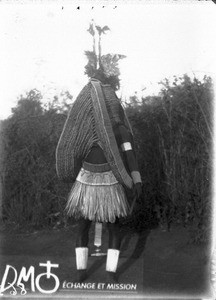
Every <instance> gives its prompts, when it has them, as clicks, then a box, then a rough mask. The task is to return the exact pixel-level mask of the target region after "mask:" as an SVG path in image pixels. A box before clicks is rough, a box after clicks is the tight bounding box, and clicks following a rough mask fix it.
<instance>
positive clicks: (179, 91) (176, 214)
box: [127, 75, 213, 242]
mask: <svg viewBox="0 0 216 300" xmlns="http://www.w3.org/2000/svg"><path fill="white" fill-rule="evenodd" d="M161 84H162V89H161V93H160V95H159V96H157V97H155V96H154V97H146V98H143V99H141V101H140V100H139V99H137V98H136V96H133V97H132V99H131V100H132V101H131V103H133V104H129V105H128V107H127V112H128V115H129V118H130V120H131V123H132V127H133V129H134V134H135V138H136V141H137V153H138V159H139V165H140V169H141V173H142V177H143V197H142V201H141V203H138V212H139V214H140V213H141V212H142V211H143V212H144V211H145V209H146V206H147V209H149V210H152V207H153V211H154V213H155V215H153V214H152V217H153V216H156V218H157V219H158V220H159V224H160V225H161V226H164V225H165V226H166V227H167V228H168V229H169V228H170V226H171V223H173V222H175V223H176V222H177V223H180V224H183V225H184V226H189V227H190V230H191V237H192V241H194V242H201V241H204V240H206V239H208V238H209V233H210V230H209V226H210V223H211V222H210V220H211V213H210V212H211V148H212V147H211V144H212V114H211V112H212V96H213V92H212V80H211V78H209V77H204V79H203V81H199V80H198V79H196V78H195V79H193V80H191V79H190V78H189V77H188V76H187V75H184V76H183V77H180V78H176V77H174V81H173V82H172V83H171V82H170V81H168V80H164V81H162V82H161ZM140 102H141V103H140ZM130 221H131V222H132V224H133V222H135V223H137V218H136V216H135V219H132V220H130ZM135 223H134V224H135ZM135 226H136V225H135ZM140 226H141V227H142V226H143V224H138V228H140Z"/></svg>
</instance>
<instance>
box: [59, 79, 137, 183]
mask: <svg viewBox="0 0 216 300" xmlns="http://www.w3.org/2000/svg"><path fill="white" fill-rule="evenodd" d="M95 84H96V85H97V87H95ZM93 86H94V87H93ZM98 87H99V89H100V90H101V95H98V93H97V91H98ZM119 123H121V124H124V125H125V126H126V127H127V128H128V131H130V132H131V129H130V125H129V123H128V121H127V118H126V116H125V114H124V110H123V108H122V107H121V104H120V101H119V100H118V98H117V96H116V94H115V92H114V90H113V89H112V88H111V86H110V85H101V84H100V82H99V81H95V80H94V81H93V80H92V81H91V82H89V83H88V84H87V85H86V86H85V87H84V88H83V89H82V91H81V92H80V94H79V95H78V97H77V99H76V101H75V102H74V104H73V106H72V108H71V110H70V112H69V115H68V118H67V120H66V122H65V125H64V128H63V131H62V134H61V137H60V139H59V143H58V146H57V149H56V169H57V174H58V176H59V178H60V179H62V180H63V181H68V182H72V181H75V179H76V177H77V175H78V173H79V171H80V169H81V167H82V163H83V161H84V159H85V157H86V156H87V155H88V153H89V152H90V151H91V148H92V146H93V144H95V143H97V144H99V145H100V146H101V148H102V149H103V151H104V154H105V157H106V159H107V162H108V163H109V165H110V167H111V170H112V171H113V173H114V175H115V177H116V178H117V180H118V181H119V182H120V183H121V184H122V185H124V186H126V187H128V188H131V187H132V179H131V177H130V176H129V174H128V173H127V171H126V169H125V167H124V163H123V161H122V158H121V156H120V153H119V150H118V146H117V144H116V140H115V135H114V133H113V128H114V127H115V126H116V124H119ZM131 134H132V132H131Z"/></svg>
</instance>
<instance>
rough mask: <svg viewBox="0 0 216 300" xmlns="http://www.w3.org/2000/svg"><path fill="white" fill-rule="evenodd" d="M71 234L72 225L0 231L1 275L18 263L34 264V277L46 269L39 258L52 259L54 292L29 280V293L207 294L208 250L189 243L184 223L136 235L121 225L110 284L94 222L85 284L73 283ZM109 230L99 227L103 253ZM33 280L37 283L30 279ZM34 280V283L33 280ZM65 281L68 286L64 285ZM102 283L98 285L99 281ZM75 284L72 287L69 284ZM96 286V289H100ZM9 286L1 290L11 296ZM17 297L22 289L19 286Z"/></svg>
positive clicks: (50, 286)
mask: <svg viewBox="0 0 216 300" xmlns="http://www.w3.org/2000/svg"><path fill="white" fill-rule="evenodd" d="M75 234H76V225H71V226H70V227H68V228H67V229H60V230H49V231H39V232H33V233H18V232H8V231H7V230H4V231H2V232H1V268H0V280H2V278H3V275H4V272H5V268H6V265H11V266H13V267H14V268H15V269H16V271H17V276H19V274H20V270H21V268H22V267H26V268H27V270H28V268H29V267H30V266H33V267H34V268H35V273H34V277H35V278H36V277H37V276H38V275H40V274H41V273H43V272H45V268H44V267H42V266H39V263H45V262H47V261H51V263H53V264H58V268H53V269H52V272H53V273H54V274H55V275H56V276H57V277H58V279H59V283H60V285H59V288H58V290H57V291H56V292H55V293H54V294H45V293H41V292H39V291H38V290H37V286H36V289H35V292H32V286H31V284H30V280H28V281H27V282H26V283H25V288H26V291H27V294H26V295H25V297H27V296H29V297H30V296H33V295H34V296H36V298H39V297H43V298H45V297H48V296H51V297H56V298H59V299H62V298H64V297H70V298H76V299H81V298H84V299H87V298H91V297H92V298H93V299H94V298H95V297H97V298H98V297H99V298H100V297H101V298H103V299H104V298H105V297H106V296H107V297H111V296H112V297H114V298H116V297H119V299H124V298H126V297H129V298H130V299H135V298H145V297H150V299H151V298H153V297H154V298H155V297H162V296H163V297H165V298H166V299H167V298H176V297H178V298H183V297H186V298H196V299H198V298H207V297H210V296H211V289H210V287H209V275H210V271H209V262H208V258H209V249H208V247H207V246H205V245H201V246H196V245H191V244H189V243H188V240H189V236H188V232H187V230H186V229H185V228H182V227H173V228H171V230H170V232H168V231H165V230H162V229H161V228H156V229H153V230H146V231H143V232H142V233H140V234H137V233H133V232H131V231H129V230H126V229H122V238H123V240H122V247H121V255H120V260H119V267H118V278H119V283H120V284H122V286H121V287H122V288H123V289H122V290H120V289H119V288H118V287H117V286H115V288H114V287H112V286H111V288H110V286H107V283H106V274H105V262H106V256H101V257H95V256H91V254H92V253H94V252H95V246H94V245H93V240H94V226H92V228H91V231H90V245H89V254H90V255H89V261H88V278H87V280H86V288H83V289H80V287H79V286H76V287H75V285H74V284H75V275H76V269H75V253H74V246H75ZM107 237H108V234H107V229H106V227H104V228H103V242H102V248H101V251H102V252H104V253H105V252H106V249H107V242H108V239H107ZM14 274H15V271H14V270H12V269H11V270H10V272H9V273H8V277H7V282H12V281H13V280H14V278H15V277H14V276H15V275H14ZM45 277H46V276H42V277H41V280H40V286H41V287H42V288H43V289H44V290H49V289H50V290H51V289H53V288H54V286H55V284H54V281H53V279H52V280H51V279H46V278H45ZM34 283H35V282H34ZM34 283H33V285H34ZM66 283H67V286H66ZM100 283H101V285H98V284H100ZM72 285H73V286H72ZM99 287H100V289H99ZM12 290H13V289H12V288H10V289H8V290H7V291H5V293H4V294H6V295H9V293H10V291H12ZM16 290H17V296H18V295H19V294H20V289H19V288H17V289H16Z"/></svg>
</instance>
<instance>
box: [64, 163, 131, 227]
mask: <svg viewBox="0 0 216 300" xmlns="http://www.w3.org/2000/svg"><path fill="white" fill-rule="evenodd" d="M104 170H105V172H104ZM128 209H129V207H128V203H127V199H126V194H125V191H124V188H123V187H122V185H121V184H119V183H118V181H117V180H116V178H115V176H114V175H113V173H112V171H111V170H110V168H109V165H108V164H103V165H93V164H89V163H84V164H83V168H81V170H80V172H79V174H78V176H77V178H76V181H75V183H74V185H73V186H72V189H71V191H70V194H69V198H68V202H67V206H66V211H67V214H68V215H69V216H74V217H75V218H79V217H84V218H86V219H89V220H92V221H96V222H111V223H114V222H115V219H116V217H125V216H126V215H127V213H128Z"/></svg>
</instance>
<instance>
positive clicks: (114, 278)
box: [106, 271, 118, 283]
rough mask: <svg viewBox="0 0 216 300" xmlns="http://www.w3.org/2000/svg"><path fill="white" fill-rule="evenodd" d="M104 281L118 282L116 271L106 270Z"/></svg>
mask: <svg viewBox="0 0 216 300" xmlns="http://www.w3.org/2000/svg"><path fill="white" fill-rule="evenodd" d="M106 273H107V276H106V282H107V283H118V277H117V275H116V272H108V271H107V272H106Z"/></svg>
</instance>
